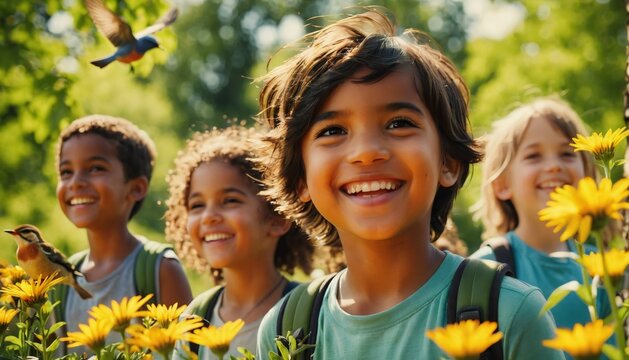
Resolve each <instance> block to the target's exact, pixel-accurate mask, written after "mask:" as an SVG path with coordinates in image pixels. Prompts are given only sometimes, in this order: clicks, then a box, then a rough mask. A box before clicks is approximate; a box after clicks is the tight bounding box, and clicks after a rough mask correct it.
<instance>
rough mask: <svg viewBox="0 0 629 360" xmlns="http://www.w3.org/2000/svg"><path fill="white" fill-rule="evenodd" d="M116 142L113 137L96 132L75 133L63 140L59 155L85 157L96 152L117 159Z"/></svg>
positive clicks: (91, 155)
mask: <svg viewBox="0 0 629 360" xmlns="http://www.w3.org/2000/svg"><path fill="white" fill-rule="evenodd" d="M116 147H117V144H116V141H115V140H114V139H110V138H107V137H105V136H103V135H101V134H98V133H92V132H86V133H77V134H74V135H72V136H70V137H69V138H67V139H66V140H64V141H63V144H62V146H61V150H60V153H59V156H60V158H61V160H63V159H64V158H69V157H72V158H87V157H94V156H96V155H97V154H98V155H100V156H102V157H113V158H115V159H117V155H118V152H117V149H116Z"/></svg>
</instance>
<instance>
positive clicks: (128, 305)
mask: <svg viewBox="0 0 629 360" xmlns="http://www.w3.org/2000/svg"><path fill="white" fill-rule="evenodd" d="M152 296H153V294H148V295H146V296H145V297H141V296H140V295H136V296H133V297H132V298H131V299H129V298H127V297H124V298H122V300H121V301H120V303H118V302H117V301H116V300H112V301H111V307H107V306H106V305H104V304H99V305H97V306H94V307H93V308H92V309H91V310H90V315H92V317H94V319H96V320H103V321H109V322H110V323H111V327H112V329H113V330H114V331H116V332H121V331H123V330H124V329H125V328H127V326H129V324H130V322H131V319H134V318H138V317H144V316H147V315H148V314H149V313H148V311H146V310H140V309H141V308H142V307H143V306H144V304H146V302H147V301H149V299H150V298H151V297H152Z"/></svg>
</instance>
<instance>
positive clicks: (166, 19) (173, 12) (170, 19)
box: [135, 7, 179, 39]
mask: <svg viewBox="0 0 629 360" xmlns="http://www.w3.org/2000/svg"><path fill="white" fill-rule="evenodd" d="M178 15H179V10H178V9H177V8H176V7H171V8H170V9H169V10H168V12H167V13H166V14H165V15H164V16H162V17H161V19H159V20H157V22H156V23H155V24H153V25H151V26H149V27H147V28H146V29H144V30H142V31H140V32H138V33H136V34H135V37H136V38H137V39H139V38H141V37H143V36H146V35H150V34H153V33H156V32H158V31H160V30H161V29H163V28H165V27H166V26H168V25H170V24H172V23H174V22H175V20H177V16H178Z"/></svg>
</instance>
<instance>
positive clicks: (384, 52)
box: [259, 8, 481, 245]
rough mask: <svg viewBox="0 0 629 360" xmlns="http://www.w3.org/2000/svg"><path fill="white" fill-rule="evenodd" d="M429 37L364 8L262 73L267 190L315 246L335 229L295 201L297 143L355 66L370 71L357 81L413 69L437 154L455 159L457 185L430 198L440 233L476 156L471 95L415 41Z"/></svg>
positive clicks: (334, 238)
mask: <svg viewBox="0 0 629 360" xmlns="http://www.w3.org/2000/svg"><path fill="white" fill-rule="evenodd" d="M422 38H423V39H427V36H426V35H425V34H423V33H421V32H419V31H416V30H406V31H405V32H404V34H402V35H400V36H396V32H395V25H394V24H393V23H392V21H390V20H389V18H388V17H387V16H386V15H385V14H384V13H383V12H381V11H379V10H376V9H373V8H370V9H369V10H368V11H366V12H364V13H361V14H358V15H354V16H350V17H348V18H345V19H342V20H339V21H337V22H336V23H334V24H332V25H329V26H327V27H325V28H323V29H321V30H319V31H316V32H313V33H311V34H309V35H306V37H304V41H306V42H307V43H309V45H307V47H306V48H305V49H304V50H303V51H301V52H300V53H299V54H298V55H296V56H293V57H292V58H290V59H289V60H288V61H286V62H285V63H283V64H282V65H280V66H278V67H277V68H275V69H274V70H273V71H271V72H270V73H269V74H267V75H266V76H264V77H262V78H261V81H262V82H263V83H264V85H263V88H262V91H261V94H260V98H259V102H260V106H261V112H260V115H259V116H260V121H262V122H265V123H267V124H268V125H270V126H271V127H272V128H273V130H272V132H271V133H270V136H268V138H267V139H266V141H267V144H268V145H269V147H270V148H271V150H270V151H269V153H270V156H271V158H272V159H271V160H269V161H266V164H268V165H270V166H269V167H268V168H266V169H265V171H267V172H268V175H267V177H266V178H267V179H268V181H267V182H268V186H269V190H268V192H267V193H268V195H269V196H271V197H273V198H275V199H276V201H278V203H279V204H280V206H279V210H280V211H281V212H283V213H286V214H289V215H290V216H292V217H293V218H294V219H295V220H296V222H297V223H298V224H299V225H300V226H301V227H302V228H304V229H305V230H306V231H307V232H308V233H309V235H311V237H313V238H314V239H316V240H317V241H318V242H319V243H320V244H328V245H338V234H337V232H336V230H335V229H334V227H333V226H332V225H331V224H330V223H328V222H327V220H325V219H324V218H323V217H322V216H321V215H320V214H319V212H318V211H317V209H316V208H315V207H314V205H313V204H312V202H308V203H303V202H301V201H300V199H299V195H298V193H299V189H300V186H302V185H303V182H304V179H305V171H304V164H303V160H302V154H301V141H302V138H303V137H304V135H305V134H306V133H307V132H308V130H309V129H310V127H311V126H312V124H313V119H314V117H315V115H316V113H317V111H318V109H319V107H320V106H321V105H322V103H323V102H324V101H325V100H326V98H327V97H328V96H329V95H330V93H331V92H332V91H333V90H334V89H335V88H336V87H337V86H338V85H340V84H341V83H343V82H344V81H346V80H348V79H349V78H351V77H352V76H353V75H354V74H355V73H356V72H357V71H358V70H360V69H363V68H368V69H369V70H371V72H370V73H369V74H368V75H366V76H364V77H363V78H361V79H358V80H352V81H357V82H359V83H374V82H377V81H379V80H380V79H382V78H384V77H385V76H387V75H388V74H390V73H391V72H392V71H394V70H395V69H398V68H400V67H405V68H408V69H410V70H411V71H412V74H411V75H412V76H413V77H414V81H415V86H416V89H417V92H418V94H419V96H420V97H421V99H422V100H423V101H424V103H425V104H426V106H427V108H428V110H429V111H430V114H431V115H432V118H433V119H434V121H435V125H436V127H437V131H438V133H439V137H440V143H441V150H442V152H441V153H442V157H443V160H444V161H445V160H446V159H451V160H454V161H456V162H458V163H459V176H458V179H457V181H456V183H455V184H454V185H453V186H451V187H449V188H443V187H440V188H439V189H438V190H437V194H436V196H435V198H434V200H433V207H432V214H431V220H430V226H431V238H432V240H435V239H437V238H438V237H439V235H440V234H441V233H442V232H443V230H444V228H445V224H446V221H447V218H448V213H449V212H450V209H451V208H452V204H453V202H454V199H455V197H456V194H457V192H458V190H459V189H460V188H461V186H462V185H463V183H464V182H465V180H466V178H467V176H468V173H469V169H470V164H472V163H476V162H478V161H480V159H481V154H480V151H479V150H477V144H476V143H475V141H474V139H473V138H472V137H471V135H470V133H469V121H468V97H469V92H468V89H467V86H466V85H465V83H464V82H463V79H462V78H461V77H460V75H459V74H458V72H457V70H456V68H455V66H454V65H453V64H452V62H451V61H450V60H449V59H448V58H446V57H445V56H444V55H443V54H441V53H440V52H439V51H437V50H434V49H433V48H431V47H430V46H429V45H428V44H426V43H425V42H420V39H422Z"/></svg>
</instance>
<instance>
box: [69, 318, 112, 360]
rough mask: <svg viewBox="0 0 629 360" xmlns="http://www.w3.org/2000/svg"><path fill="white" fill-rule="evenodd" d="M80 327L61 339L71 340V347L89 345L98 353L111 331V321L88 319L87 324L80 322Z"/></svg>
mask: <svg viewBox="0 0 629 360" xmlns="http://www.w3.org/2000/svg"><path fill="white" fill-rule="evenodd" d="M79 329H80V330H81V331H76V332H68V336H67V337H64V338H61V339H60V340H61V341H66V342H69V344H68V347H69V348H73V347H78V346H87V347H88V348H90V349H92V351H94V352H95V353H97V354H98V352H99V351H100V350H101V349H102V348H103V347H105V338H106V337H107V335H108V334H109V332H110V331H111V322H110V321H103V320H95V319H88V320H87V325H85V324H79Z"/></svg>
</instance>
